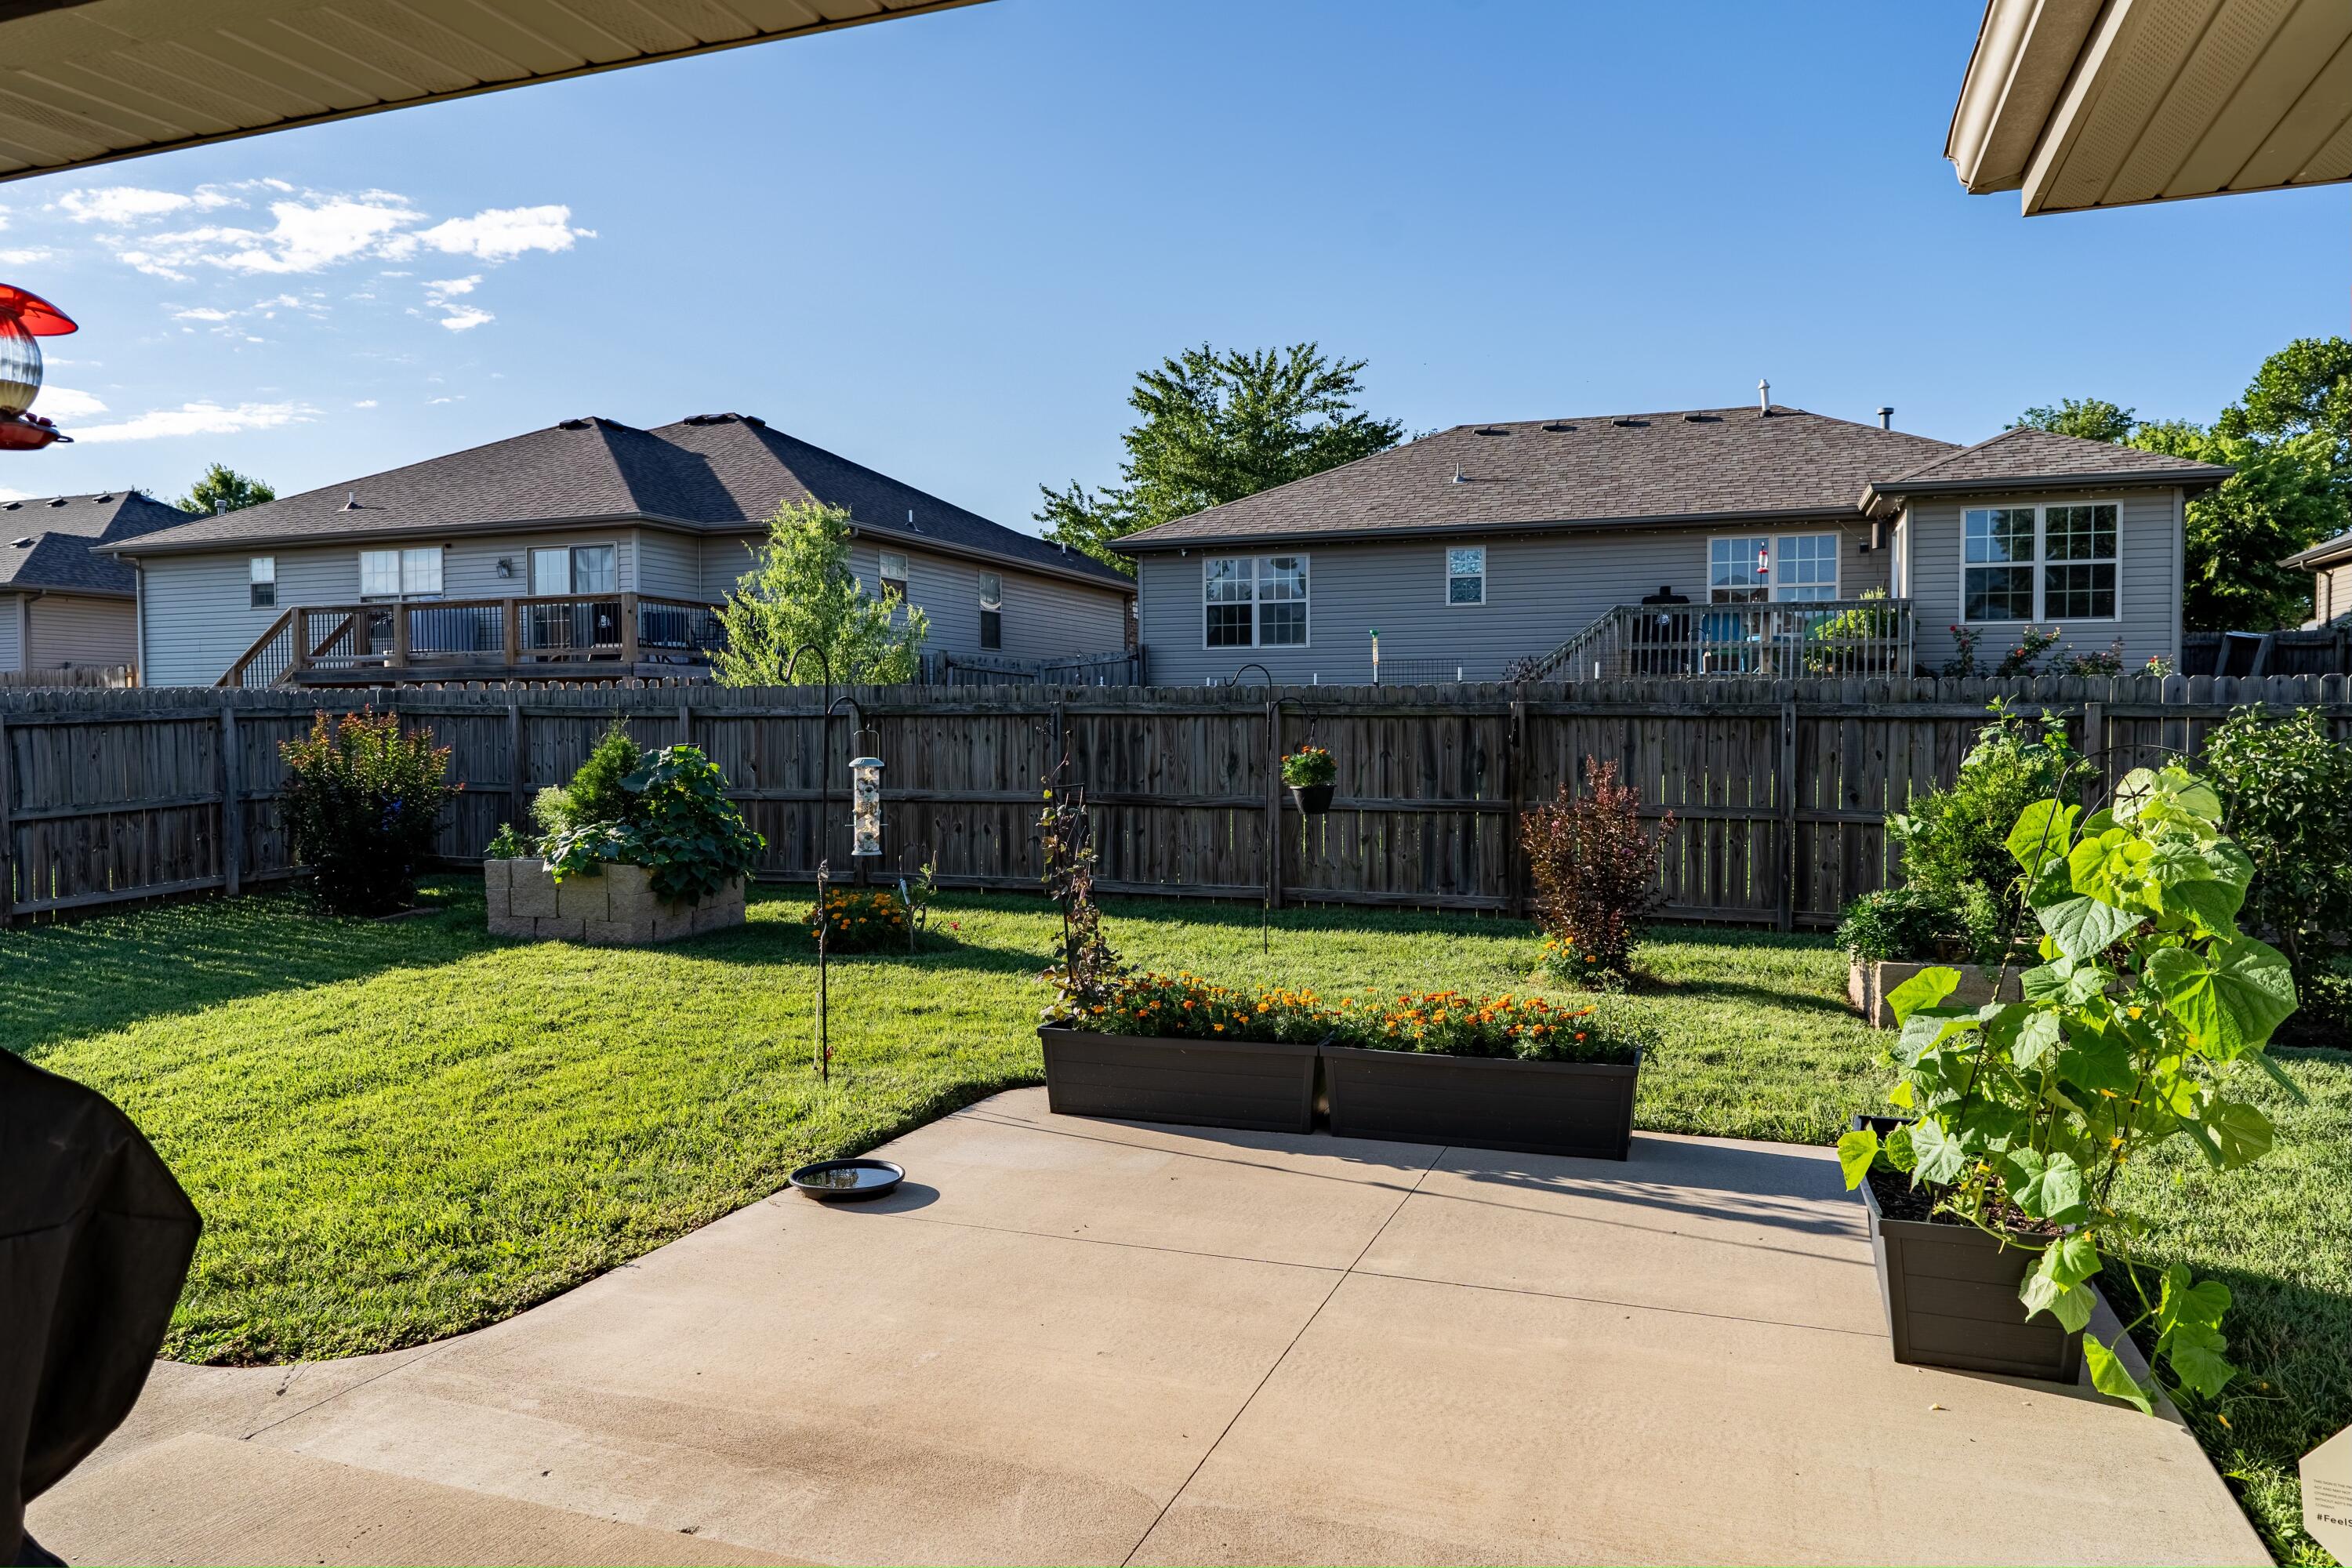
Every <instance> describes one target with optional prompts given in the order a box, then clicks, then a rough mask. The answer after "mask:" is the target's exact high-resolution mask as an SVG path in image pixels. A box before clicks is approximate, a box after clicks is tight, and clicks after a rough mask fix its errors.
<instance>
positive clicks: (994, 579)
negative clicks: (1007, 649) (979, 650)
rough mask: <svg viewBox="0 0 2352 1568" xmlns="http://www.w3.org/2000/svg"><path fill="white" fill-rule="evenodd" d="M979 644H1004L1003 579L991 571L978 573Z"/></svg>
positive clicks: (998, 646) (985, 646) (991, 647)
mask: <svg viewBox="0 0 2352 1568" xmlns="http://www.w3.org/2000/svg"><path fill="white" fill-rule="evenodd" d="M980 646H981V647H983V648H990V649H997V648H1002V647H1003V646H1004V580H1003V578H1002V577H999V576H998V575H997V574H995V573H993V572H982V574H980Z"/></svg>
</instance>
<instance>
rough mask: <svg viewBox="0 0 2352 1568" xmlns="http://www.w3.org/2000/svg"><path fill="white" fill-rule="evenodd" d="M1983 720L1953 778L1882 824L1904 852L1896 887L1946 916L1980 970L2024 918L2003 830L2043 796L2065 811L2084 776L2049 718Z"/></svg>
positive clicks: (1997, 704)
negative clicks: (1902, 882) (2054, 798)
mask: <svg viewBox="0 0 2352 1568" xmlns="http://www.w3.org/2000/svg"><path fill="white" fill-rule="evenodd" d="M1990 711H1991V713H1992V722H1991V723H1990V724H1988V725H1986V726H1985V728H1984V730H1983V731H1981V732H1980V733H1979V735H1978V737H1977V742H1976V744H1975V745H1974V746H1973V747H1971V748H1970V749H1969V754H1968V755H1967V756H1966V757H1964V758H1963V759H1961V762H1960V776H1959V777H1958V779H1956V780H1955V781H1953V783H1952V784H1951V785H1950V786H1949V787H1948V788H1945V789H1939V790H1934V791H1931V792H1930V793H1928V794H1927V795H1920V796H1918V797H1916V799H1914V800H1913V801H1912V803H1911V808H1910V810H1908V811H1906V812H1902V813H1898V814H1896V815H1894V816H1889V817H1888V818H1887V819H1886V834H1887V837H1888V838H1890V839H1891V840H1893V842H1894V843H1895V846H1896V847H1898V848H1900V849H1901V850H1902V852H1903V874H1904V878H1905V879H1906V881H1908V882H1909V884H1910V885H1911V887H1913V888H1914V889H1917V891H1918V892H1919V893H1920V894H1921V895H1922V896H1924V897H1926V898H1927V899H1928V900H1932V901H1934V902H1935V903H1936V904H1937V905H1938V906H1940V907H1941V908H1943V909H1945V910H1949V911H1950V912H1951V914H1952V916H1953V917H1954V920H1955V921H1956V923H1957V924H1958V926H1959V928H1960V934H1961V935H1963V936H1964V937H1965V938H1966V939H1967V940H1968V942H1969V947H1970V950H1971V952H1973V953H1974V955H1975V956H1976V958H1977V960H1978V962H1979V963H1999V962H2000V959H2001V957H2002V950H2003V947H2004V945H2005V940H2006V936H2007V934H2008V933H2009V932H2011V931H2014V930H2015V929H2016V928H2017V926H2018V924H2019V922H2020V921H2021V919H2022V918H2023V914H2024V909H2025V902H2024V895H2023V893H2022V891H2021V889H2020V887H2019V878H2018V873H2017V866H2016V863H2015V862H2014V861H2013V860H2011V858H2010V852H2009V842H2008V839H2009V830H2010V827H2011V825H2012V824H2014V823H2015V822H2016V821H2017V815H2018V813H2019V812H2021V811H2022V810H2024V809H2025V807H2026V806H2028V805H2031V804H2032V803H2033V802H2034V801H2037V800H2040V799H2042V797H2043V796H2045V795H2059V796H2061V797H2062V798H2063V799H2064V800H2066V801H2067V802H2068V803H2070V804H2072V803H2073V802H2074V800H2075V799H2076V790H2077V787H2078V785H2079V784H2080V780H2081V777H2082V774H2083V773H2084V765H2083V760H2082V757H2081V756H2080V754H2079V753H2077V752H2075V750H2074V746H2073V745H2072V743H2071V742H2068V740H2067V739H2066V728H2065V724H2064V722H2063V721H2062V720H2061V719H2059V718H2058V717H2057V716H2056V715H2045V716H2044V717H2043V718H2042V720H2041V721H2040V722H2039V724H2036V723H2035V722H2033V721H2029V720H2027V719H2024V718H2021V717H2020V716H2019V715H2017V714H2014V713H2011V711H2010V710H2009V708H2008V705H2007V704H2006V703H2004V702H2002V701H2000V700H1994V702H1993V704H1992V706H1991V710H1990Z"/></svg>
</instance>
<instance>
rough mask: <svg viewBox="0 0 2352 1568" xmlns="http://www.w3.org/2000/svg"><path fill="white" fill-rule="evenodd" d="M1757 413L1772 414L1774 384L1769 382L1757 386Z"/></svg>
mask: <svg viewBox="0 0 2352 1568" xmlns="http://www.w3.org/2000/svg"><path fill="white" fill-rule="evenodd" d="M1756 412H1757V413H1758V414H1759V415H1764V414H1769V413H1771V412H1772V384H1771V383H1770V382H1769V381H1759V382H1758V383H1757V384H1756Z"/></svg>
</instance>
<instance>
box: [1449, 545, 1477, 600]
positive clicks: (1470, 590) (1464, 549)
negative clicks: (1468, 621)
mask: <svg viewBox="0 0 2352 1568" xmlns="http://www.w3.org/2000/svg"><path fill="white" fill-rule="evenodd" d="M1445 602H1446V603H1447V604H1449V605H1483V604H1485V603H1486V546H1485V545H1483V544H1466V545H1461V546H1457V547H1454V548H1449V549H1448V550H1447V551H1446V552H1445Z"/></svg>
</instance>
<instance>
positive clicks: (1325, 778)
mask: <svg viewBox="0 0 2352 1568" xmlns="http://www.w3.org/2000/svg"><path fill="white" fill-rule="evenodd" d="M1338 778H1339V763H1335V762H1333V761H1332V760H1331V753H1330V752H1327V751H1325V750H1324V749H1323V748H1322V747H1320V746H1311V745H1307V744H1305V743H1304V742H1302V743H1301V744H1300V746H1299V748H1298V750H1297V751H1295V752H1291V753H1289V754H1288V755H1287V756H1286V757H1284V758H1283V759H1282V782H1283V783H1284V784H1288V785H1290V787H1291V788H1293V789H1312V788H1313V787H1315V786H1316V785H1317V784H1330V783H1333V782H1334V781H1336V780H1337V779H1338Z"/></svg>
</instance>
